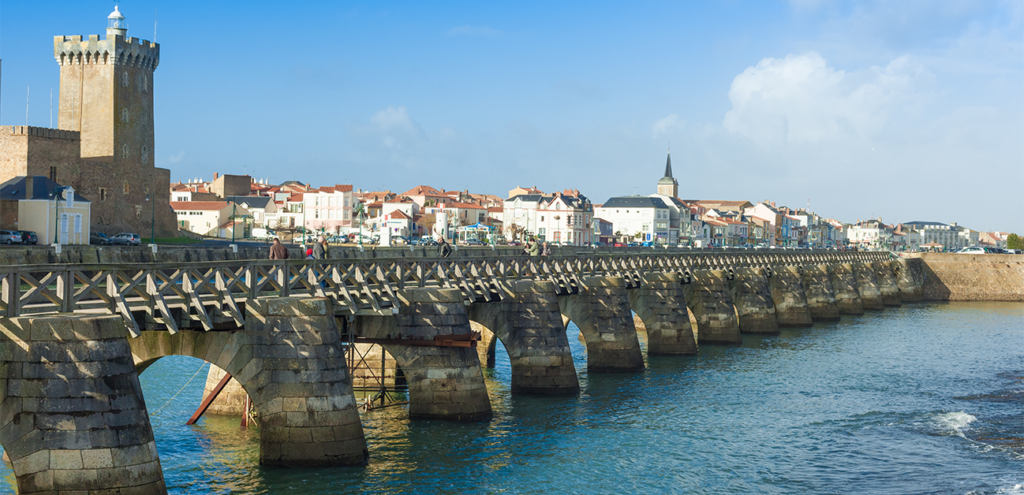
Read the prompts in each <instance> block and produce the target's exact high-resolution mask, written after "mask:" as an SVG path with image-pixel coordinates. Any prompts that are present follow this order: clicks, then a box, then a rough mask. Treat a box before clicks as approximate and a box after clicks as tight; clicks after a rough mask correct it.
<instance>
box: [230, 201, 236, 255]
mask: <svg viewBox="0 0 1024 495" xmlns="http://www.w3.org/2000/svg"><path fill="white" fill-rule="evenodd" d="M235 206H236V205H235V202H234V201H232V202H231V244H234V243H235Z"/></svg>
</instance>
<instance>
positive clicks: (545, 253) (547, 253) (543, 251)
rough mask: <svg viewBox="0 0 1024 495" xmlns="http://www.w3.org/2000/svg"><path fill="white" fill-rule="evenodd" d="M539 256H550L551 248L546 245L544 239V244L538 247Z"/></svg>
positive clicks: (546, 242)
mask: <svg viewBox="0 0 1024 495" xmlns="http://www.w3.org/2000/svg"><path fill="white" fill-rule="evenodd" d="M540 255H541V256H551V248H550V247H548V241H544V245H543V246H541V248H540Z"/></svg>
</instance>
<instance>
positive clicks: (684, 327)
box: [629, 273, 697, 356]
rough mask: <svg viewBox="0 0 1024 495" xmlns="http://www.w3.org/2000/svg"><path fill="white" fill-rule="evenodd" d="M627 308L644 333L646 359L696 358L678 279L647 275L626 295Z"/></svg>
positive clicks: (684, 301) (656, 274) (660, 275)
mask: <svg viewBox="0 0 1024 495" xmlns="http://www.w3.org/2000/svg"><path fill="white" fill-rule="evenodd" d="M629 305H630V307H632V308H633V311H635V312H636V314H637V316H638V317H639V318H640V320H641V321H642V322H643V326H644V328H646V329H647V355H648V356H687V355H693V354H697V341H696V340H694V338H693V327H692V326H690V317H689V315H688V314H687V313H686V296H685V295H684V294H683V288H682V286H681V285H680V284H679V275H677V274H675V273H651V274H648V275H647V276H646V277H644V282H643V283H642V284H641V285H640V288H638V289H633V290H630V291H629Z"/></svg>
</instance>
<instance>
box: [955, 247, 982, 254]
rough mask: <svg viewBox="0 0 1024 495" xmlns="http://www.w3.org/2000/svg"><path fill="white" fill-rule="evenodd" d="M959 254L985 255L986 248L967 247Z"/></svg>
mask: <svg viewBox="0 0 1024 495" xmlns="http://www.w3.org/2000/svg"><path fill="white" fill-rule="evenodd" d="M957 254H985V248H983V247H981V246H971V247H965V248H963V249H961V250H959V251H957Z"/></svg>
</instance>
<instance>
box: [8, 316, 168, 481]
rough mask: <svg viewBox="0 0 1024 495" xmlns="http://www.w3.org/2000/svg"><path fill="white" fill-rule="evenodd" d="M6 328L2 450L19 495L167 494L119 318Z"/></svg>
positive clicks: (15, 321) (19, 323)
mask: <svg viewBox="0 0 1024 495" xmlns="http://www.w3.org/2000/svg"><path fill="white" fill-rule="evenodd" d="M0 329H2V335H0V353H2V355H3V360H2V364H0V400H2V403H0V444H2V445H3V448H4V451H5V452H6V453H7V455H8V456H9V457H10V459H11V463H12V465H13V468H14V475H15V477H16V479H17V482H18V492H19V493H23V494H29V493H140V494H150V493H153V494H164V493H167V489H166V488H165V486H164V480H163V472H162V470H161V468H160V459H159V457H158V456H157V451H156V443H155V442H154V439H153V429H152V427H151V426H150V422H149V414H148V412H147V410H146V404H145V401H144V400H143V398H142V387H141V385H140V384H139V377H138V375H137V374H136V372H135V367H134V366H133V365H132V355H131V349H130V347H129V345H128V339H127V331H126V330H125V327H124V324H123V323H122V322H121V319H120V318H119V317H114V316H84V315H69V314H60V315H54V316H44V317H35V318H32V317H23V318H10V319H8V318H0Z"/></svg>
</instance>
